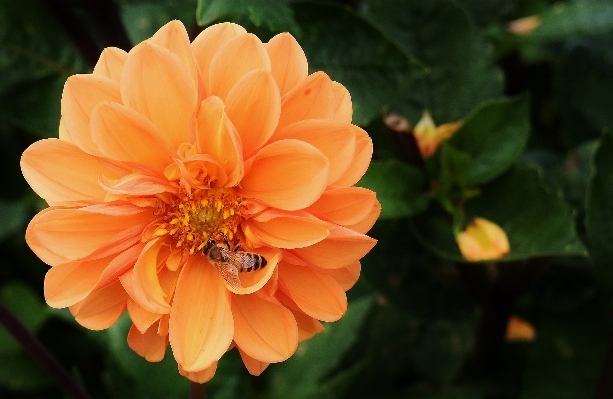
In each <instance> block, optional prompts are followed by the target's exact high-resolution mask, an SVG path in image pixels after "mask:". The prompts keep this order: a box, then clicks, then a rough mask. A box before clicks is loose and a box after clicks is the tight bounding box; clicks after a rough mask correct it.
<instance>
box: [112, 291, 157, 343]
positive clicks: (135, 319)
mask: <svg viewBox="0 0 613 399" xmlns="http://www.w3.org/2000/svg"><path fill="white" fill-rule="evenodd" d="M122 285H123V284H122ZM124 288H125V286H124ZM126 292H127V290H126ZM128 294H130V293H129V292H128ZM128 314H129V315H130V320H132V323H134V327H136V328H137V329H138V331H140V333H141V334H144V333H145V332H146V331H147V330H148V329H149V327H151V326H152V325H153V323H155V322H156V321H158V320H160V318H161V316H162V315H161V314H159V313H153V312H150V311H148V310H147V309H145V308H143V307H142V306H140V305H139V304H138V302H136V301H135V300H133V299H132V298H128Z"/></svg>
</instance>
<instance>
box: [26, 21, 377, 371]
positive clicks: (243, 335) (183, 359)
mask: <svg viewBox="0 0 613 399" xmlns="http://www.w3.org/2000/svg"><path fill="white" fill-rule="evenodd" d="M61 109H62V120H61V122H60V129H59V139H48V140H41V141H38V142H36V143H34V144H32V146H30V147H29V148H28V149H27V150H26V151H25V152H24V154H23V156H22V159H21V168H22V171H23V174H24V176H25V178H26V180H27V181H28V183H29V184H30V185H31V186H32V188H33V189H34V190H35V191H36V193H38V194H39V195H40V196H41V197H42V198H44V199H45V200H46V201H47V202H48V203H49V205H50V207H49V208H47V209H45V210H43V211H42V212H40V213H39V214H38V215H36V216H35V217H34V218H33V219H32V221H31V222H30V225H29V226H28V229H27V232H26V240H27V242H28V244H29V246H30V248H31V249H32V250H33V251H34V252H35V253H36V255H38V256H39V257H40V258H41V259H42V260H43V261H44V262H45V263H47V264H49V265H50V266H51V268H50V270H49V271H48V273H47V275H46V277H45V290H44V291H45V298H46V301H47V303H48V304H49V305H50V306H52V307H55V308H63V307H69V308H70V311H71V312H72V314H73V315H74V317H75V318H76V320H77V321H78V322H79V323H80V324H82V325H84V326H85V327H88V328H90V329H94V330H98V329H105V328H108V327H109V326H111V325H112V324H113V323H115V321H116V320H117V319H118V318H119V316H120V315H121V314H122V313H123V312H124V311H125V310H126V309H127V311H128V314H129V316H130V318H131V320H132V323H133V326H132V328H131V330H130V332H129V334H128V343H129V345H130V347H131V348H132V349H133V350H135V351H136V352H137V353H139V354H140V355H141V356H143V357H145V358H146V359H148V360H150V361H159V360H161V359H162V358H163V356H164V353H165V350H166V347H167V345H168V343H170V345H171V347H172V350H173V354H174V357H175V358H176V360H177V363H178V365H179V371H180V372H181V374H183V375H185V376H186V377H187V378H189V379H191V380H193V381H198V382H204V381H206V380H208V379H210V378H211V377H212V376H213V374H214V372H215V368H216V365H217V361H218V360H219V358H220V357H221V356H222V355H223V354H224V353H225V352H226V351H228V350H229V349H230V348H233V347H234V346H236V347H237V348H238V350H239V352H240V355H241V357H242V359H243V361H244V363H245V365H246V366H247V369H248V370H249V371H250V372H251V373H252V374H259V373H261V372H262V371H263V370H264V368H266V366H267V365H268V364H269V363H272V362H280V361H283V360H285V359H287V358H288V357H290V356H291V355H292V354H293V353H294V351H295V350H296V347H297V345H298V342H299V341H302V340H306V339H309V338H310V337H312V336H313V335H314V334H316V333H318V332H320V331H322V329H323V327H322V325H321V323H320V321H334V320H337V319H339V318H340V317H341V316H342V315H343V314H344V313H345V310H346V307H347V299H346V296H345V291H346V290H348V289H349V288H350V287H351V286H352V285H353V284H354V283H355V281H356V280H357V278H358V276H359V273H360V259H361V258H362V257H363V256H364V255H365V254H366V253H367V252H368V251H370V249H371V248H372V247H373V246H374V244H375V240H373V239H372V238H369V237H367V236H366V235H364V234H365V233H366V231H367V230H369V229H370V227H371V226H372V225H373V224H374V222H375V220H376V219H377V217H378V215H379V211H380V205H379V203H378V201H377V199H376V197H375V193H374V192H372V191H369V190H367V189H364V188H359V187H354V186H353V185H354V184H355V183H356V182H357V181H358V180H359V179H360V177H361V176H362V175H363V174H364V172H365V171H366V169H367V167H368V165H369V162H370V158H371V154H372V143H371V140H370V138H369V137H368V135H367V133H366V132H365V131H364V130H362V129H360V128H359V127H357V126H354V125H352V124H351V116H352V105H351V100H350V97H349V93H348V91H347V90H346V89H345V88H344V87H343V86H342V85H341V84H339V83H337V82H334V81H332V80H331V79H330V78H329V77H328V75H326V74H325V73H323V72H316V73H313V74H311V75H309V74H308V72H307V60H306V57H305V55H304V53H303V51H302V49H301V48H300V46H299V45H298V43H297V42H296V40H295V39H294V38H293V37H292V36H291V35H289V34H287V33H283V34H279V35H277V36H275V37H274V38H272V39H271V40H270V41H269V42H268V43H262V42H261V41H260V40H259V39H258V38H257V37H256V36H254V35H252V34H249V33H247V32H246V31H245V30H244V29H243V28H242V27H241V26H239V25H235V24H230V23H225V24H219V25H214V26H211V27H209V28H207V29H206V30H204V31H203V32H202V33H201V34H200V35H198V37H196V39H195V40H194V41H193V42H191V43H190V41H189V38H188V36H187V33H186V31H185V28H184V26H183V25H182V24H181V23H180V22H178V21H173V22H170V23H168V24H167V25H165V26H164V27H162V28H161V29H160V30H159V31H158V32H157V33H156V34H155V35H154V36H153V37H152V38H151V39H149V40H147V41H145V42H143V43H140V44H139V45H137V46H136V47H134V48H133V49H132V50H131V51H130V52H129V53H126V52H124V51H122V50H119V49H117V48H107V49H105V50H104V51H103V53H102V55H101V56H100V59H99V61H98V63H97V64H96V66H95V68H94V71H93V73H91V74H85V75H75V76H72V77H70V78H69V79H68V80H67V82H66V85H65V86H64V92H63V95H62V102H61ZM256 269H257V270H256Z"/></svg>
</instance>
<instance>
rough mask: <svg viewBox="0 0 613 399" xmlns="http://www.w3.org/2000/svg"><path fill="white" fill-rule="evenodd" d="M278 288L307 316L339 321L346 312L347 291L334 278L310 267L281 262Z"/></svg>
mask: <svg viewBox="0 0 613 399" xmlns="http://www.w3.org/2000/svg"><path fill="white" fill-rule="evenodd" d="M279 289H280V290H281V291H282V292H284V293H285V294H286V295H287V296H288V297H290V298H291V299H292V300H293V301H294V302H295V303H296V305H297V306H298V307H299V308H300V310H302V311H303V312H304V313H306V314H307V315H309V316H311V317H314V318H316V319H319V320H323V321H336V320H338V319H340V318H341V317H342V316H343V315H344V314H345V312H346V311H347V297H346V296H345V291H343V289H342V288H341V287H340V285H339V284H338V283H337V282H336V280H334V279H333V278H332V277H330V276H328V275H327V274H325V273H324V272H321V271H318V270H315V269H314V268H312V267H309V266H296V265H291V264H289V263H284V262H281V264H280V265H279Z"/></svg>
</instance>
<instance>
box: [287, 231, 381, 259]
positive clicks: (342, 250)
mask: <svg viewBox="0 0 613 399" xmlns="http://www.w3.org/2000/svg"><path fill="white" fill-rule="evenodd" d="M376 243H377V240H375V239H373V238H370V237H368V236H365V235H363V234H360V233H356V232H354V231H352V230H349V229H346V228H344V227H337V228H335V229H333V230H332V231H331V232H330V235H329V236H328V238H326V239H325V240H323V241H320V242H318V243H317V244H314V245H311V246H310V247H306V248H297V249H292V250H291V251H292V252H293V253H294V254H295V255H298V256H299V257H300V258H302V259H303V260H305V261H307V262H308V263H309V264H311V265H313V266H317V267H321V268H324V269H338V268H339V267H344V266H347V265H349V264H351V263H354V262H356V261H358V260H360V259H362V257H364V255H366V254H367V253H368V252H369V251H370V250H371V249H372V247H374V246H375V244H376Z"/></svg>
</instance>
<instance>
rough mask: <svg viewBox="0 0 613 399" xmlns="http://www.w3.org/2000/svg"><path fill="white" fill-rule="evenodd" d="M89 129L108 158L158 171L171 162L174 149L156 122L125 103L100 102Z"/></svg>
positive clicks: (95, 109)
mask: <svg viewBox="0 0 613 399" xmlns="http://www.w3.org/2000/svg"><path fill="white" fill-rule="evenodd" d="M90 128H91V132H92V141H93V142H94V143H95V144H96V146H97V147H98V149H99V150H100V153H102V155H104V156H106V157H109V158H111V159H114V160H117V161H125V162H140V163H143V164H145V165H149V166H152V167H153V168H155V169H156V170H159V171H163V170H164V168H165V167H166V166H168V164H169V163H171V162H172V160H171V155H172V153H173V150H172V148H171V147H170V145H169V143H166V142H165V141H164V140H163V139H162V137H161V135H160V133H159V132H158V130H157V129H156V127H155V125H154V124H153V123H151V121H149V120H148V119H147V118H145V117H144V116H142V115H141V114H139V113H138V112H135V111H133V110H132V109H130V108H128V107H126V106H124V105H121V104H115V103H106V102H105V103H100V104H99V105H97V106H96V108H94V111H93V112H92V116H91V122H90Z"/></svg>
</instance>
